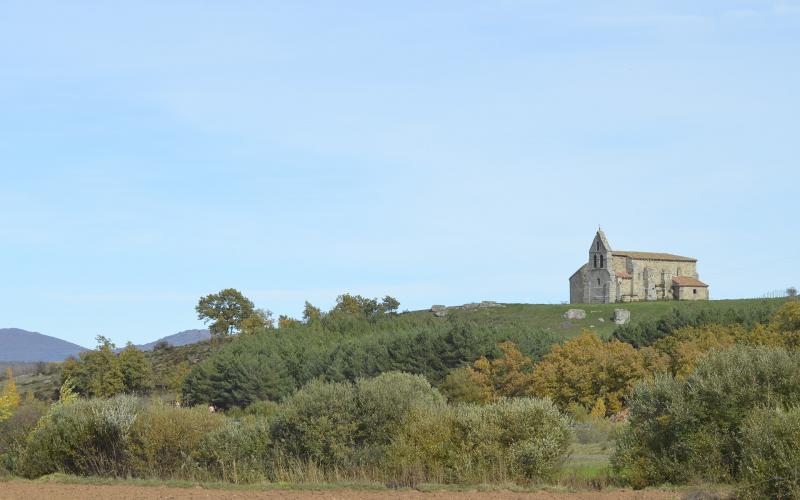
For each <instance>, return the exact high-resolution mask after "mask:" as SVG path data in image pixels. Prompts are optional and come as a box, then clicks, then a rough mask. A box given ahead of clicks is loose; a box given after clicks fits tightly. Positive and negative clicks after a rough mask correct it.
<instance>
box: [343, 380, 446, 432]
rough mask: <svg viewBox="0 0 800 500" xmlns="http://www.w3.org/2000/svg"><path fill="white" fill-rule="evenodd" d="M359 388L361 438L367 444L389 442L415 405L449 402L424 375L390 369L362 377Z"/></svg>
mask: <svg viewBox="0 0 800 500" xmlns="http://www.w3.org/2000/svg"><path fill="white" fill-rule="evenodd" d="M355 389H356V406H357V414H356V415H354V418H355V419H356V420H357V421H358V422H359V432H358V436H357V440H358V442H359V443H360V444H364V445H373V446H383V445H387V444H389V442H390V441H391V440H392V438H393V436H394V434H395V432H396V430H397V427H398V426H399V425H400V423H401V422H402V420H403V419H404V418H405V417H406V415H408V413H409V411H410V410H411V408H412V407H417V406H421V407H426V408H427V407H429V406H442V405H444V404H445V399H444V397H443V396H442V395H441V394H440V393H439V391H437V390H436V389H434V388H433V387H431V385H430V384H429V383H428V381H427V380H425V377H422V376H420V375H411V374H408V373H400V372H388V373H384V374H381V375H378V376H377V377H375V378H369V379H359V380H358V382H356V386H355Z"/></svg>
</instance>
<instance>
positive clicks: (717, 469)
mask: <svg viewBox="0 0 800 500" xmlns="http://www.w3.org/2000/svg"><path fill="white" fill-rule="evenodd" d="M628 403H629V406H630V422H629V425H628V426H627V428H626V430H625V431H624V432H623V434H622V435H621V437H620V438H619V439H618V442H617V449H616V452H615V454H614V456H613V457H612V465H613V467H614V469H615V471H616V472H617V473H618V474H619V475H620V476H621V478H622V479H624V480H627V481H628V482H629V483H630V484H632V485H633V486H635V487H643V486H647V485H652V484H661V483H665V482H670V483H674V484H678V483H686V482H688V481H691V480H694V479H699V480H704V481H709V482H729V481H736V480H738V479H739V478H740V477H741V471H742V469H741V463H742V462H741V461H742V453H743V450H742V441H741V436H742V428H743V425H744V421H745V419H746V418H747V416H748V415H749V414H750V412H751V411H752V410H753V409H755V408H759V407H792V406H795V405H797V404H800V354H798V353H793V352H787V351H785V350H781V349H773V348H751V347H733V348H731V349H729V350H726V351H718V352H714V353H712V354H710V355H709V356H707V357H706V358H704V359H703V360H702V361H700V362H699V364H698V366H697V368H696V369H695V371H694V372H693V373H692V374H691V375H690V376H689V377H688V378H686V379H685V380H676V379H675V378H673V377H671V376H658V377H656V378H655V379H654V380H653V381H650V382H644V383H641V384H639V385H638V386H637V387H636V388H635V389H634V391H633V393H632V394H631V396H630V398H629V400H628Z"/></svg>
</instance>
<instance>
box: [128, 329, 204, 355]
mask: <svg viewBox="0 0 800 500" xmlns="http://www.w3.org/2000/svg"><path fill="white" fill-rule="evenodd" d="M210 338H211V334H210V333H209V332H208V330H184V331H182V332H178V333H176V334H175V335H169V336H167V337H163V338H160V339H158V340H154V341H153V342H150V343H149V344H142V345H137V346H136V348H137V349H139V350H140V351H152V350H153V348H154V347H155V346H156V344H158V343H159V342H166V343H168V344H169V345H171V346H180V345H188V344H196V343H197V342H202V341H204V340H208V339H210Z"/></svg>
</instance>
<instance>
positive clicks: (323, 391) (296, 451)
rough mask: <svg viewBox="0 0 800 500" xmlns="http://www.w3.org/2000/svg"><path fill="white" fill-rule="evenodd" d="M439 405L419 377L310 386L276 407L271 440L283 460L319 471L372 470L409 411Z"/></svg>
mask: <svg viewBox="0 0 800 500" xmlns="http://www.w3.org/2000/svg"><path fill="white" fill-rule="evenodd" d="M441 405H444V397H443V396H442V395H441V394H439V391H437V390H436V389H434V388H432V387H431V385H430V384H429V383H428V381H427V380H425V378H424V377H422V376H419V375H410V374H407V373H399V372H389V373H384V374H382V375H379V376H378V377H375V378H372V379H360V380H358V382H356V383H355V384H351V383H349V382H323V381H321V380H315V381H313V382H311V383H309V384H307V385H306V386H304V387H303V388H302V389H300V390H299V391H297V392H296V393H295V394H293V395H292V396H290V397H289V398H287V399H286V400H285V401H284V402H283V403H282V404H281V406H280V408H279V409H278V411H277V413H276V414H275V416H274V418H273V422H272V435H273V438H274V440H275V443H276V445H277V446H278V447H279V448H280V450H281V451H282V452H283V453H284V455H285V457H284V458H287V459H299V460H301V461H310V462H313V463H315V464H317V465H320V466H322V467H323V468H331V467H344V466H357V465H364V464H375V463H377V462H378V461H380V460H381V459H382V456H383V449H384V447H385V446H386V445H388V444H389V442H390V441H391V440H392V438H393V436H394V434H395V432H396V429H397V428H398V427H399V425H400V423H401V422H402V421H403V419H404V418H405V417H406V415H407V414H408V413H409V411H410V410H411V409H412V408H415V407H425V408H428V407H431V406H441Z"/></svg>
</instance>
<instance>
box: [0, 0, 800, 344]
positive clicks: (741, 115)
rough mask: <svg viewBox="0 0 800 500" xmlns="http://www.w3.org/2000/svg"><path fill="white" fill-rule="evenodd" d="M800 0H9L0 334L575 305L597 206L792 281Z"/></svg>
mask: <svg viewBox="0 0 800 500" xmlns="http://www.w3.org/2000/svg"><path fill="white" fill-rule="evenodd" d="M799 119H800V2H798V1H780V2H772V1H765V2H755V1H717V2H715V1H703V2H697V1H682V2H681V1H669V2H642V1H628V2H619V1H617V2H615V1H611V2H564V1H530V2H525V1H514V0H507V1H486V2H467V1H453V2H444V1H441V2H437V1H420V2H412V1H403V2H392V3H389V2H367V1H365V2H346V1H337V2H322V1H318V2H302V1H291V2H265V1H235V0H234V1H228V2H206V1H194V2H181V1H172V2H161V1H145V0H137V1H135V2H99V1H97V2H79V1H76V2H56V1H53V2H37V1H31V0H25V1H10V0H3V1H1V2H0V173H1V174H2V176H1V177H0V235H2V236H1V237H2V239H1V240H0V245H2V246H1V248H2V251H1V252H2V253H0V256H2V267H0V277H1V279H0V327H11V326H13V327H20V328H25V329H30V330H37V331H40V332H42V333H46V334H49V335H55V336H58V337H62V338H65V339H67V340H70V341H73V342H77V343H80V344H83V345H87V346H91V345H93V338H94V337H95V336H96V335H97V334H104V335H106V336H109V337H111V338H112V339H114V340H115V341H116V342H118V343H120V344H121V343H123V342H124V341H126V340H133V341H134V342H143V341H149V340H152V339H155V338H158V337H161V336H164V335H168V334H172V333H174V332H177V331H179V330H183V329H187V328H195V327H200V326H201V323H200V322H199V321H198V320H197V319H196V317H195V314H194V310H193V307H194V305H195V303H196V301H197V298H198V297H199V296H200V295H203V294H206V293H209V292H213V291H216V290H219V289H221V288H225V287H236V288H239V289H240V290H242V291H243V292H244V293H245V294H246V295H248V296H249V297H251V298H252V299H253V300H254V301H255V302H256V304H257V305H258V306H260V307H264V308H268V309H271V310H273V311H274V312H275V313H276V314H279V313H288V314H292V315H297V314H299V312H300V310H301V307H302V304H303V301H304V300H306V299H308V300H310V301H312V302H313V303H315V304H317V305H320V306H323V307H329V306H330V305H331V304H332V303H333V301H334V299H335V297H336V295H337V294H339V293H342V292H352V293H360V294H364V295H369V296H379V295H380V296H382V295H385V294H391V295H393V296H396V297H397V298H398V299H399V300H400V301H401V303H402V306H401V307H402V308H408V309H418V308H423V307H428V306H430V305H431V304H432V303H444V304H460V303H464V302H469V301H478V300H484V299H487V300H498V301H507V302H556V303H557V302H560V301H562V300H567V299H568V296H569V294H568V286H567V278H568V277H569V276H570V275H571V274H572V273H573V271H575V269H577V267H578V266H579V265H580V264H581V263H582V262H583V261H584V260H585V259H586V254H587V250H588V246H589V244H590V243H591V240H592V236H593V233H594V231H595V229H596V228H597V225H598V224H602V226H603V229H604V230H605V232H606V234H607V235H608V238H609V240H610V242H611V245H612V247H616V248H618V249H626V250H651V251H666V252H673V253H679V254H688V255H693V256H696V257H698V258H699V272H700V276H701V278H702V279H704V280H705V281H707V282H708V283H710V285H711V294H712V296H713V297H715V298H736V297H752V296H759V295H761V294H763V293H765V292H767V291H770V290H774V289H779V288H786V287H787V286H789V285H796V286H800V277H799V276H798V271H797V269H798V267H797V261H798V257H800V255H798V254H799V253H800V252H798V248H800V236H798V235H799V234H800V231H799V230H800V223H798V217H797V213H798V205H799V204H800V203H799V201H798V192H799V191H800V187H799V186H798V181H799V180H800V173H798V153H800V139H798V137H800V127H798V120H799Z"/></svg>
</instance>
